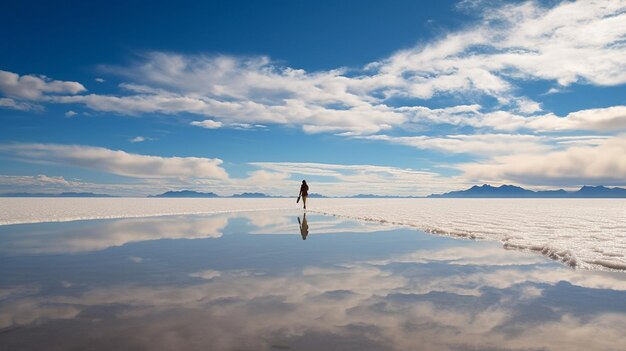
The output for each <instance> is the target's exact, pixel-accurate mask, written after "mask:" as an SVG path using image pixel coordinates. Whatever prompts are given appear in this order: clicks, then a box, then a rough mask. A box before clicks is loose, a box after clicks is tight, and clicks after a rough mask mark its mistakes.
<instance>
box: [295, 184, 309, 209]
mask: <svg viewBox="0 0 626 351" xmlns="http://www.w3.org/2000/svg"><path fill="white" fill-rule="evenodd" d="M308 196H309V186H308V185H307V183H306V180H303V181H302V185H300V194H298V200H297V201H296V202H298V201H300V197H302V203H303V204H304V209H305V210H306V198H307V197H308Z"/></svg>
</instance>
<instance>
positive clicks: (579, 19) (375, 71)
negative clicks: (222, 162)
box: [0, 0, 626, 135]
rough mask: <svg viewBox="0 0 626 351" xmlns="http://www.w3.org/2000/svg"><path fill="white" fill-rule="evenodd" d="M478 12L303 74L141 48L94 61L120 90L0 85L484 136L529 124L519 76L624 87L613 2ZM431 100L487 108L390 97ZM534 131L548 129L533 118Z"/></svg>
mask: <svg viewBox="0 0 626 351" xmlns="http://www.w3.org/2000/svg"><path fill="white" fill-rule="evenodd" d="M487 5H489V6H483V7H482V10H480V11H476V10H473V11H474V12H475V13H477V14H478V17H479V21H478V22H476V23H474V24H473V25H471V26H470V27H466V28H464V29H462V30H459V31H456V32H451V33H448V34H447V35H445V36H443V37H441V38H439V39H436V40H434V41H431V42H428V43H421V44H419V45H417V46H415V47H413V48H409V49H406V50H401V51H399V52H396V53H394V54H393V55H391V56H389V57H387V58H385V59H382V60H380V61H377V62H372V63H370V64H368V65H366V66H364V67H362V68H337V69H332V70H326V71H314V72H308V71H305V70H303V69H298V68H293V67H289V66H283V65H280V64H278V63H277V62H275V61H272V60H271V59H270V58H268V57H266V56H258V57H233V56H227V55H214V56H207V55H181V54H173V53H163V52H153V53H148V54H146V55H144V56H143V58H142V59H141V60H140V61H139V62H138V63H136V64H134V65H131V66H129V67H113V66H108V67H107V66H104V68H105V70H107V71H108V72H109V73H112V74H117V75H121V76H123V77H125V78H127V79H128V80H130V82H126V83H123V84H121V87H122V88H123V89H124V90H125V91H126V92H128V94H127V95H119V96H116V95H100V94H89V95H76V93H78V92H82V91H84V87H82V85H80V84H78V83H74V82H60V81H51V80H49V79H47V78H45V77H43V78H42V77H36V76H30V75H29V76H22V77H19V76H18V75H17V74H14V73H10V72H4V71H3V76H2V77H3V79H2V80H3V81H4V82H5V83H4V85H3V88H0V89H1V91H3V93H4V94H5V95H7V96H10V97H12V96H15V97H21V98H24V99H35V98H39V97H40V96H41V94H42V93H45V92H54V93H62V92H66V93H69V94H70V96H53V97H51V100H52V101H54V102H57V103H78V104H84V105H86V106H87V107H89V108H91V109H94V110H98V111H107V112H114V113H119V114H125V115H141V114H145V113H162V114H179V113H191V114H196V115H200V116H205V117H210V119H206V120H204V121H196V122H193V123H192V125H195V126H199V127H204V128H218V127H224V126H226V125H229V124H230V125H232V126H236V125H237V124H239V125H240V126H241V128H246V127H243V126H254V125H257V124H287V125H292V126H297V127H301V128H302V129H303V130H304V131H305V132H308V133H321V132H333V133H344V134H346V135H359V134H374V133H379V132H381V131H386V130H392V129H394V128H406V127H410V125H411V123H413V122H415V119H416V118H417V119H418V120H419V121H420V122H424V121H428V120H432V121H433V122H435V123H439V122H444V123H450V124H456V125H464V124H465V125H470V126H473V127H481V128H484V127H486V128H493V129H495V130H508V131H510V130H515V129H516V128H520V127H532V125H530V126H528V123H525V121H524V118H523V117H522V116H519V115H516V113H519V114H522V115H531V114H535V113H538V112H540V111H541V110H542V106H541V103H540V102H537V101H533V100H532V99H530V98H528V97H525V96H516V94H517V93H518V92H519V90H518V89H517V84H518V82H519V81H524V80H546V81H551V82H554V83H556V84H558V85H560V86H568V85H572V84H574V83H582V84H594V85H601V86H613V85H618V84H622V83H624V82H626V64H624V62H623V60H622V58H623V57H624V56H626V47H624V45H623V39H624V36H626V30H625V29H623V28H624V26H621V25H620V24H621V23H623V21H624V20H625V19H626V12H625V11H624V10H625V9H626V3H625V2H624V1H623V0H620V1H593V2H591V1H588V2H580V1H579V2H562V3H559V4H556V5H554V6H551V7H548V6H542V5H541V4H539V3H538V2H524V3H516V4H505V5H501V4H498V5H497V6H496V5H494V4H493V3H489V4H487ZM460 7H461V8H468V5H461V6H460ZM469 7H471V6H469ZM472 8H473V7H472ZM7 82H8V83H7ZM33 86H34V87H36V88H32V87H33ZM554 89H556V88H554ZM441 94H454V95H455V96H462V97H465V98H466V99H467V100H470V101H472V100H475V97H477V96H478V97H479V96H491V97H494V98H496V100H497V101H498V105H497V106H496V108H495V109H493V110H492V111H485V112H482V113H481V114H480V115H478V116H472V113H475V112H476V109H475V108H474V107H473V106H476V105H467V106H470V108H474V110H467V111H454V109H455V108H456V107H452V109H451V110H450V111H448V108H442V109H439V110H437V109H435V110H430V109H428V108H426V107H420V106H417V107H416V106H414V105H413V104H410V103H404V104H403V103H398V101H400V100H398V99H395V100H394V98H397V97H400V98H403V97H410V98H419V99H430V98H432V97H433V96H436V95H441ZM483 110H484V108H483ZM425 115H427V116H426V117H425ZM548 116H549V115H548ZM465 117H470V118H468V120H469V121H468V122H463V120H464V119H466V118H465ZM544 119H548V117H546V118H544ZM544 124H549V123H548V122H542V123H539V122H536V123H535V125H544Z"/></svg>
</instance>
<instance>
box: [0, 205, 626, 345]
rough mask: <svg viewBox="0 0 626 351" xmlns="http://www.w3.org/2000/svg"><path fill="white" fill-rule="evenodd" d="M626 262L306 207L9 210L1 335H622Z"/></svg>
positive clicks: (63, 341) (481, 340)
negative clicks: (568, 257)
mask: <svg viewBox="0 0 626 351" xmlns="http://www.w3.org/2000/svg"><path fill="white" fill-rule="evenodd" d="M625 329H626V273H623V272H601V271H581V270H572V269H570V268H567V267H564V266H563V265H561V264H559V263H557V262H554V261H551V260H549V259H547V258H544V257H542V256H539V255H535V254H531V253H525V252H518V251H507V250H504V249H503V248H502V245H501V244H500V243H496V242H487V241H471V240H458V239H452V238H445V237H437V236H432V235H429V234H425V233H422V232H419V231H413V230H408V229H402V228H394V227H389V226H383V225H379V224H372V223H363V222H357V221H351V220H344V219H339V218H335V217H327V216H321V215H316V214H314V213H309V214H307V215H306V217H305V216H304V214H303V213H302V212H285V211H258V212H241V213H236V214H232V213H231V214H219V215H203V216H199V215H196V216H167V217H153V218H139V219H119V220H92V221H76V222H65V223H40V224H23V225H10V226H0V350H44V349H45V350H137V349H150V350H320V349H325V350H417V349H419V350H546V349H548V350H561V349H569V350H622V349H624V347H625V345H626V334H624V332H623V331H624V330H625Z"/></svg>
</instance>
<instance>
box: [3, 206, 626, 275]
mask: <svg viewBox="0 0 626 351" xmlns="http://www.w3.org/2000/svg"><path fill="white" fill-rule="evenodd" d="M309 202H310V206H309V211H312V212H317V213H321V214H327V215H334V216H340V217H346V218H352V219H359V220H366V221H375V222H379V223H384V224H391V225H400V226H408V227H412V228H415V229H419V230H423V231H426V232H429V233H433V234H438V235H449V236H455V237H464V238H475V239H488V240H494V241H499V242H502V243H503V245H504V246H505V247H506V248H511V249H522V250H531V251H536V252H538V253H541V254H543V255H546V256H548V257H551V258H553V259H557V260H559V261H561V262H563V263H565V264H567V265H570V266H573V267H578V268H585V269H617V270H624V269H626V200H624V199H310V200H309ZM298 206H299V205H297V204H296V203H295V201H294V199H285V198H279V199H147V198H106V199H102V198H58V199H57V198H38V199H33V198H0V224H5V225H6V224H19V223H37V222H54V221H72V220H84V219H103V218H133V217H152V216H164V215H182V214H208V213H233V212H247V211H258V210H289V209H294V208H297V207H298Z"/></svg>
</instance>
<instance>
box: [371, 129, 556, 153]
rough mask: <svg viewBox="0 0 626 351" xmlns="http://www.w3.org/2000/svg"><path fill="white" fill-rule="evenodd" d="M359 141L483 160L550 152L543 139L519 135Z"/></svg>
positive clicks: (380, 138)
mask: <svg viewBox="0 0 626 351" xmlns="http://www.w3.org/2000/svg"><path fill="white" fill-rule="evenodd" d="M359 138H360V139H368V140H384V141H388V142H391V143H395V144H402V145H408V146H412V147H415V148H418V149H430V150H438V151H442V152H446V153H466V154H476V155H480V156H483V157H487V156H493V155H502V154H510V153H511V151H512V150H517V151H518V152H526V153H537V152H542V151H548V150H550V147H549V146H548V145H546V144H545V141H546V140H545V138H542V137H538V136H535V135H523V134H470V135H448V136H443V137H428V136H412V137H394V136H388V135H370V136H362V137H359Z"/></svg>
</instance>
